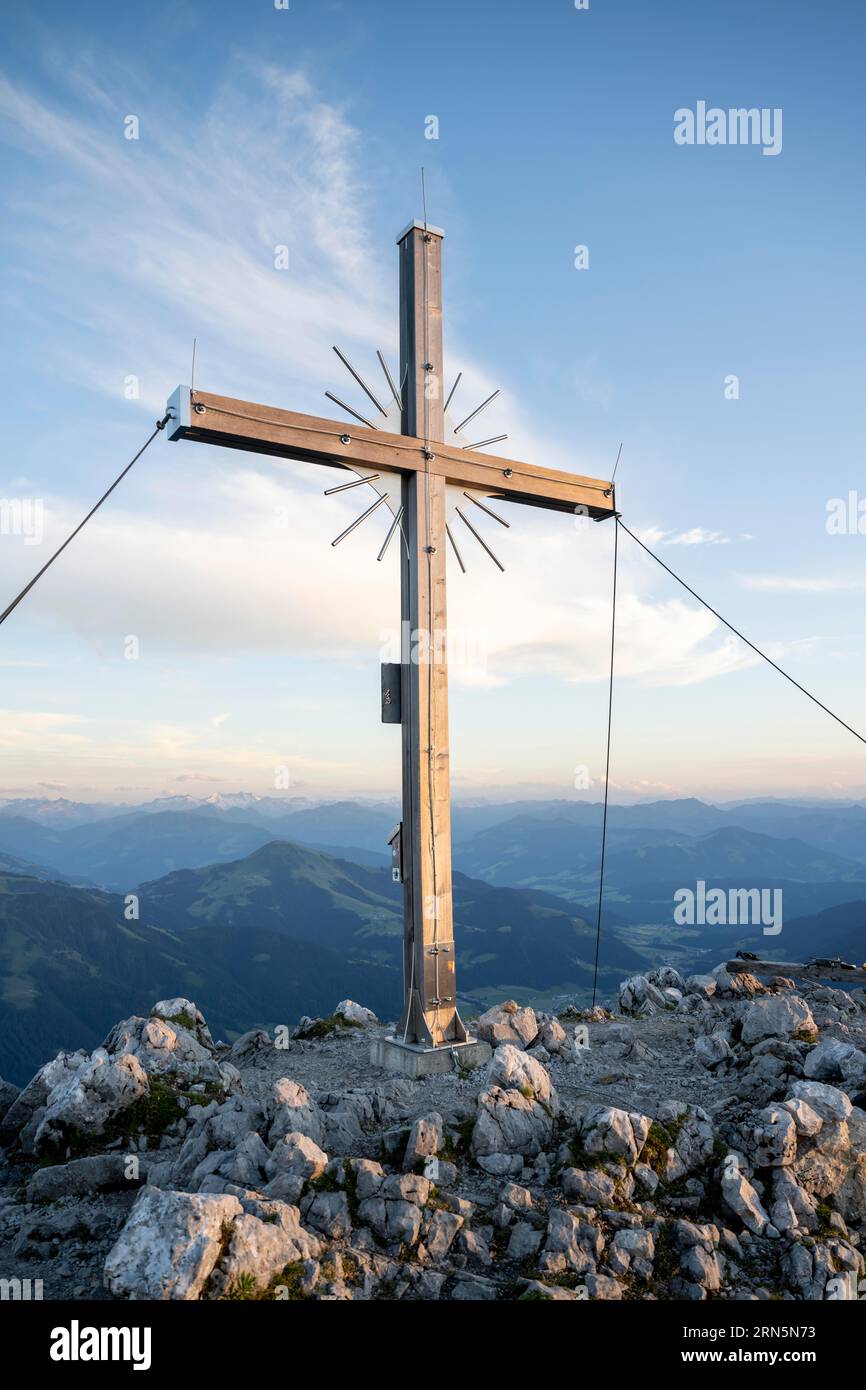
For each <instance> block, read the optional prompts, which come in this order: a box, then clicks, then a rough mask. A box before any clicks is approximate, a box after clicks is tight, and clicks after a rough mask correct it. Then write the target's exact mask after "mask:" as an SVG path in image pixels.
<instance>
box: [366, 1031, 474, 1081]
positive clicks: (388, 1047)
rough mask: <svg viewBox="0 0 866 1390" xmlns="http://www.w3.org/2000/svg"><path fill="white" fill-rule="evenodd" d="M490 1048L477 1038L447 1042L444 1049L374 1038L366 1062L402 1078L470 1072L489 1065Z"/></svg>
mask: <svg viewBox="0 0 866 1390" xmlns="http://www.w3.org/2000/svg"><path fill="white" fill-rule="evenodd" d="M491 1056H492V1049H491V1047H490V1044H489V1043H486V1042H481V1041H480V1040H479V1039H478V1038H469V1039H467V1041H466V1042H461V1043H450V1044H449V1045H448V1046H447V1047H413V1046H412V1045H411V1044H409V1043H404V1042H401V1041H400V1039H399V1038H374V1039H373V1041H372V1043H371V1044H370V1061H371V1063H372V1064H373V1066H374V1067H384V1069H385V1070H386V1071H399V1072H402V1073H403V1075H404V1076H411V1077H415V1078H416V1079H417V1078H418V1077H421V1076H435V1075H437V1074H441V1073H442V1072H449V1071H454V1070H456V1068H457V1067H464V1068H465V1069H466V1070H467V1071H471V1070H472V1069H473V1068H474V1067H483V1066H484V1064H485V1062H489V1061H490V1058H491Z"/></svg>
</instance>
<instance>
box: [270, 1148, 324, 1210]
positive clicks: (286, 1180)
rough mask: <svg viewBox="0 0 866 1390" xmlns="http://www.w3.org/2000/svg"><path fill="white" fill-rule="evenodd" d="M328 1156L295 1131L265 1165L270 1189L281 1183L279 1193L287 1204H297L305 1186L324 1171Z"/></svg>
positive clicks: (273, 1193) (274, 1192)
mask: <svg viewBox="0 0 866 1390" xmlns="http://www.w3.org/2000/svg"><path fill="white" fill-rule="evenodd" d="M327 1163H328V1155H327V1154H326V1153H324V1152H323V1150H322V1149H320V1148H319V1146H318V1144H316V1143H315V1142H314V1140H312V1139H310V1137H309V1136H308V1135H306V1134H301V1133H299V1132H298V1131H292V1132H291V1133H289V1134H284V1135H283V1137H282V1139H279V1140H278V1141H277V1143H276V1144H275V1145H274V1147H273V1150H272V1151H271V1153H270V1154H268V1156H267V1159H266V1161H265V1173H266V1175H267V1177H268V1180H269V1186H270V1185H272V1184H273V1183H274V1182H275V1181H276V1180H277V1179H280V1180H281V1181H280V1183H279V1187H278V1189H276V1188H274V1189H272V1192H271V1193H270V1194H268V1195H274V1196H276V1195H277V1191H279V1192H280V1193H281V1194H282V1195H283V1197H284V1198H285V1200H287V1201H295V1202H296V1201H297V1200H298V1198H299V1197H300V1195H301V1192H302V1191H303V1189H304V1187H305V1185H306V1184H307V1183H308V1182H310V1180H311V1179H312V1178H317V1177H319V1175H320V1174H321V1173H323V1172H324V1171H325V1168H326V1166H327Z"/></svg>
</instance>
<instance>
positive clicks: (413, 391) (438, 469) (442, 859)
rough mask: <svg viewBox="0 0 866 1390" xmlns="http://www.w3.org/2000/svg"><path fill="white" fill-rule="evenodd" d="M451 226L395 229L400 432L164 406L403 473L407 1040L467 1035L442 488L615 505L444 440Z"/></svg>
mask: <svg viewBox="0 0 866 1390" xmlns="http://www.w3.org/2000/svg"><path fill="white" fill-rule="evenodd" d="M442 237H443V233H442V232H441V231H440V230H439V229H437V228H433V227H428V226H425V225H424V224H423V223H420V222H413V223H412V224H411V225H410V226H409V227H407V228H406V230H405V232H403V233H401V235H400V236H399V237H398V239H397V242H398V246H399V248H400V374H399V378H398V379H399V381H400V382H401V383H402V385H401V387H400V388H399V390H400V394H401V397H402V399H401V401H400V406H401V433H400V434H394V433H386V432H385V431H383V430H379V429H371V428H367V427H366V426H357V425H354V424H353V425H347V424H344V423H342V422H341V421H335V420H329V419H321V418H319V417H317V416H312V415H299V414H297V413H295V412H293V411H289V410H282V409H279V408H277V407H274V406H265V405H256V404H253V403H251V402H249V401H242V400H235V399H234V398H232V397H228V396H217V395H213V394H211V393H210V392H205V391H198V390H196V391H195V392H192V391H191V390H190V388H189V387H184V386H181V387H178V389H177V391H176V392H175V394H174V395H173V397H172V398H171V400H170V401H169V404H168V409H169V410H170V412H171V415H172V420H171V423H170V425H169V426H168V435H169V438H170V439H192V440H197V441H199V442H201V443H205V444H218V445H221V446H222V447H224V448H230V449H244V450H247V451H250V452H253V453H261V454H271V455H275V456H276V457H279V458H290V459H299V460H305V461H308V462H312V463H320V464H326V465H327V466H328V467H331V468H333V467H338V468H339V467H341V468H346V469H350V470H352V471H353V472H358V473H359V474H360V475H361V476H369V474H370V471H371V470H372V471H374V472H375V473H377V474H378V475H380V476H381V475H383V474H387V475H397V476H398V477H399V480H400V481H399V486H400V506H401V508H402V515H401V516H400V529H401V534H402V540H403V544H402V545H401V548H400V549H401V579H400V593H401V633H402V650H401V666H400V710H401V719H400V722H401V724H402V750H403V821H402V833H401V841H402V855H401V864H402V874H401V876H402V879H403V884H404V956H403V969H404V1004H403V1013H402V1017H401V1019H400V1024H399V1028H398V1033H397V1037H398V1039H399V1040H400V1041H401V1042H402V1043H404V1044H405V1045H406V1046H407V1047H412V1048H442V1047H448V1046H453V1045H455V1044H459V1043H462V1042H464V1041H465V1040H466V1037H467V1034H466V1029H465V1027H464V1025H463V1022H462V1020H461V1018H460V1014H459V1012H458V1009H457V982H456V971H455V959H454V926H453V909H452V897H451V792H450V770H449V748H448V664H447V642H446V641H445V640H444V638H445V635H446V633H447V606H446V538H447V536H448V531H447V528H446V486H447V485H449V484H453V485H456V486H458V487H460V488H462V489H470V490H472V493H473V494H474V493H480V494H481V496H483V497H485V498H501V499H506V500H509V501H512V502H520V503H525V504H526V505H529V506H536V507H544V508H547V509H549V510H552V511H565V512H572V513H577V514H579V515H583V516H589V517H592V518H594V519H595V520H599V521H600V520H603V519H605V518H607V517H612V516H614V515H615V514H616V499H615V494H614V488H613V483H612V482H609V481H604V480H600V479H597V478H586V477H582V476H579V475H576V474H572V473H564V472H561V471H559V470H556V469H551V468H544V467H539V466H537V465H534V464H529V463H518V462H514V461H513V460H511V459H506V458H495V457H491V456H490V455H485V454H481V453H479V452H477V450H473V449H468V448H462V447H459V446H458V445H457V444H455V443H453V442H450V441H446V432H447V431H446V423H445V411H444V404H443V402H444V373H443V352H442ZM449 432H450V433H456V432H455V431H449Z"/></svg>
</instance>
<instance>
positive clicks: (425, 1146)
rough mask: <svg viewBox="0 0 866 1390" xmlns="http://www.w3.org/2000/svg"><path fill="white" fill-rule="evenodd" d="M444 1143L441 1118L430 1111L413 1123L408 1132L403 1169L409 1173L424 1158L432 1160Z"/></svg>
mask: <svg viewBox="0 0 866 1390" xmlns="http://www.w3.org/2000/svg"><path fill="white" fill-rule="evenodd" d="M444 1143H445V1126H444V1124H443V1121H442V1116H441V1115H439V1114H437V1112H436V1111H435V1110H434V1111H431V1112H430V1114H429V1115H422V1116H420V1118H419V1119H417V1120H416V1121H415V1123H414V1124H413V1126H412V1128H411V1130H410V1131H409V1139H408V1142H407V1144H406V1152H405V1154H404V1155H403V1168H404V1169H405V1170H406V1171H407V1172H409V1171H411V1170H413V1169H415V1168H417V1166H418V1164H419V1163H423V1161H424V1159H425V1158H434V1157H435V1156H436V1154H438V1152H439V1150H440V1149H441V1148H442V1145H443V1144H444Z"/></svg>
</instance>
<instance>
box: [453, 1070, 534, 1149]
mask: <svg viewBox="0 0 866 1390" xmlns="http://www.w3.org/2000/svg"><path fill="white" fill-rule="evenodd" d="M536 1065H538V1064H536ZM552 1138H553V1115H552V1113H551V1111H550V1109H549V1108H545V1107H544V1105H543V1104H542V1103H541V1102H539V1101H537V1100H535V1099H534V1097H532V1096H525V1095H523V1094H522V1093H521V1092H520V1091H515V1090H508V1091H505V1090H502V1088H501V1087H499V1086H491V1087H490V1088H489V1090H486V1091H482V1093H481V1095H480V1096H479V1097H478V1115H477V1118H476V1121H475V1126H474V1129H473V1131H472V1152H473V1153H474V1154H476V1155H479V1156H481V1155H487V1154H512V1155H515V1154H522V1155H524V1156H527V1157H531V1156H533V1155H535V1154H538V1153H541V1151H542V1150H543V1149H545V1148H546V1147H547V1146H548V1144H549V1143H550V1142H551V1140H552Z"/></svg>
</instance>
